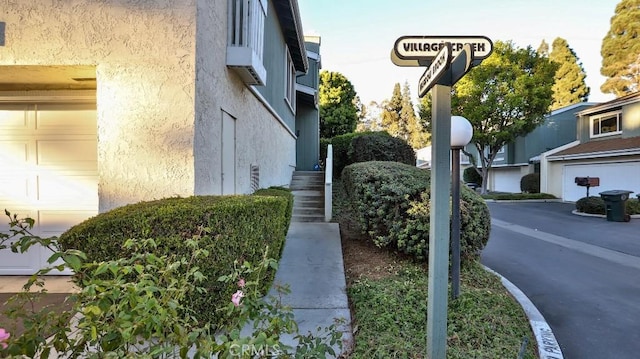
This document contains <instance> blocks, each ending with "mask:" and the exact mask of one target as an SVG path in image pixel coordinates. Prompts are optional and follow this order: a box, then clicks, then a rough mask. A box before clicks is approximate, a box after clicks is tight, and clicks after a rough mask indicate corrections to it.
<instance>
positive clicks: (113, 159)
mask: <svg viewBox="0 0 640 359" xmlns="http://www.w3.org/2000/svg"><path fill="white" fill-rule="evenodd" d="M195 1H196V0H186V1H172V0H164V1H163V0H156V1H138V0H129V1H127V0H109V1H86V0H82V1H81V0H65V1H42V0H20V1H12V0H0V8H1V9H2V13H1V14H0V21H4V22H6V43H5V46H4V47H0V65H94V66H95V67H96V73H97V112H98V114H97V116H98V167H99V178H100V179H99V196H100V205H99V207H100V208H99V209H100V211H105V210H108V209H111V208H114V207H117V206H120V205H123V204H126V203H131V202H137V201H140V200H148V199H154V198H161V197H166V196H175V195H189V194H192V193H193V186H194V185H193V183H194V169H193V138H194V137H193V131H194V106H193V103H194V72H195V70H194V64H195V57H194V49H195V21H193V20H194V19H195Z"/></svg>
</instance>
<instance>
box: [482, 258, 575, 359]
mask: <svg viewBox="0 0 640 359" xmlns="http://www.w3.org/2000/svg"><path fill="white" fill-rule="evenodd" d="M483 267H484V269H485V270H487V271H488V272H490V273H493V274H495V275H497V276H498V277H500V280H501V281H502V285H503V286H504V287H505V288H506V289H507V290H508V291H509V293H511V295H512V296H513V297H514V298H515V299H516V300H517V301H518V303H520V306H521V307H522V309H523V310H524V312H525V314H526V315H527V318H529V325H531V329H532V330H533V335H534V336H535V337H536V342H537V343H538V355H539V358H540V359H564V356H563V355H562V349H560V345H559V344H558V341H557V340H556V337H555V335H553V331H552V330H551V327H550V326H549V324H547V321H546V320H545V319H544V317H543V316H542V313H540V311H539V310H538V308H536V306H535V305H534V304H533V302H531V300H530V299H529V297H527V296H526V294H524V293H523V292H522V291H521V290H520V289H519V288H518V287H516V285H515V284H513V283H511V282H510V281H509V280H508V279H507V278H505V277H503V276H502V275H501V274H500V273H498V272H496V271H494V270H493V269H491V268H489V267H487V266H484V265H483Z"/></svg>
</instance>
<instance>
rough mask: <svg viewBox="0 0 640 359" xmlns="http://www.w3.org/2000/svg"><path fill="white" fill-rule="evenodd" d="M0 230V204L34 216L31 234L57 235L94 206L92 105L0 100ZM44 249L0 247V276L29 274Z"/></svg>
mask: <svg viewBox="0 0 640 359" xmlns="http://www.w3.org/2000/svg"><path fill="white" fill-rule="evenodd" d="M0 167H1V168H2V170H1V171H0V210H1V211H2V213H0V215H2V221H0V230H1V231H3V232H6V229H7V228H8V225H7V222H8V218H7V217H6V216H4V209H7V210H9V211H10V212H12V213H17V214H18V215H19V216H29V217H31V218H33V219H35V221H36V227H35V230H34V232H35V234H37V235H40V236H42V237H48V236H54V235H60V234H61V233H62V232H64V231H65V230H67V229H68V228H69V227H71V226H73V225H74V224H77V223H79V222H81V221H82V220H84V219H86V218H88V217H91V216H94V215H96V214H97V211H98V188H97V187H98V186H97V183H98V181H97V126H96V111H95V105H93V104H61V103H55V104H6V103H5V104H1V103H0ZM49 255H50V253H48V252H47V251H46V250H44V249H43V248H35V249H34V250H32V251H29V253H27V254H13V253H10V251H9V250H2V251H0V275H12V274H16V275H22V274H32V273H33V272H34V271H36V270H38V269H39V268H41V267H42V266H43V265H45V264H46V259H47V258H48V257H49Z"/></svg>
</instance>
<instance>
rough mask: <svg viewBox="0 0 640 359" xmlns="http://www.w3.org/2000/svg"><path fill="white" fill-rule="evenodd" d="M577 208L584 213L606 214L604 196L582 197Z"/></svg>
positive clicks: (577, 203)
mask: <svg viewBox="0 0 640 359" xmlns="http://www.w3.org/2000/svg"><path fill="white" fill-rule="evenodd" d="M576 210H578V212H582V213H590V214H605V206H604V200H603V199H602V197H597V196H589V197H582V198H580V199H579V200H578V201H577V202H576Z"/></svg>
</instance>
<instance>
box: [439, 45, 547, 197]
mask: <svg viewBox="0 0 640 359" xmlns="http://www.w3.org/2000/svg"><path fill="white" fill-rule="evenodd" d="M556 69H557V65H556V64H554V63H553V62H551V61H549V59H548V58H546V57H545V56H541V55H540V54H538V53H537V52H535V51H534V50H533V49H532V48H531V47H527V48H526V49H516V48H514V45H513V43H511V42H502V41H496V43H495V45H494V49H493V53H492V54H491V56H489V57H488V58H487V59H485V60H484V61H483V62H482V64H481V65H480V66H478V67H476V68H474V69H473V70H471V71H470V72H469V73H468V74H467V75H466V76H464V77H463V78H462V79H461V80H460V81H458V83H457V84H456V85H455V86H454V88H453V92H452V98H451V108H452V113H453V114H457V115H460V116H463V117H465V118H467V119H468V120H469V122H471V124H472V126H473V138H472V140H471V143H472V144H473V146H474V147H475V149H476V151H477V157H478V158H479V160H480V165H481V169H480V170H478V173H479V174H481V175H482V193H486V190H487V178H488V175H489V170H490V168H491V166H492V164H493V161H494V159H495V158H496V155H497V153H498V152H499V151H500V149H501V148H502V147H503V146H505V145H506V144H508V143H511V142H513V141H514V140H515V139H516V137H518V136H524V135H526V134H527V133H529V132H531V131H533V130H534V129H535V128H536V127H537V126H538V125H539V124H541V123H542V121H544V116H545V115H546V114H547V112H548V110H549V106H550V105H551V101H552V95H553V92H552V90H551V87H552V85H553V77H554V75H555V72H556ZM467 155H470V157H473V160H472V161H474V162H477V160H476V159H475V156H474V155H473V154H471V153H467Z"/></svg>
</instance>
